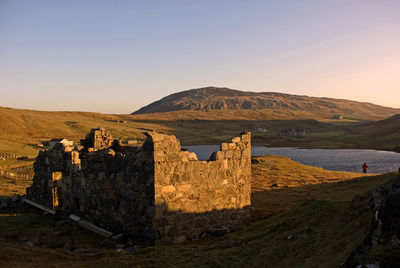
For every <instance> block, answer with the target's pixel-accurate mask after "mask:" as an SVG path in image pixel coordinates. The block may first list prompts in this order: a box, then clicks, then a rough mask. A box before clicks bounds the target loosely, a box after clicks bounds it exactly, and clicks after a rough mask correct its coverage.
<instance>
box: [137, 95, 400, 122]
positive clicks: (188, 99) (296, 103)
mask: <svg viewBox="0 0 400 268" xmlns="http://www.w3.org/2000/svg"><path fill="white" fill-rule="evenodd" d="M265 109H267V110H271V109H272V110H280V111H282V110H290V111H301V112H307V113H311V114H314V115H318V116H322V117H326V118H328V117H332V116H334V115H339V114H340V115H343V116H344V117H347V118H352V119H364V120H379V119H384V118H387V117H389V116H393V115H395V114H397V113H399V112H400V109H394V108H388V107H383V106H379V105H375V104H371V103H365V102H356V101H350V100H343V99H332V98H317V97H308V96H300V95H289V94H283V93H276V92H257V93H256V92H245V91H239V90H233V89H229V88H218V87H206V88H199V89H191V90H187V91H182V92H178V93H175V94H172V95H169V96H167V97H165V98H162V99H160V100H158V101H156V102H153V103H151V104H149V105H147V106H145V107H142V108H141V109H139V110H137V111H136V112H134V113H133V114H149V113H161V112H171V111H181V110H193V111H215V110H217V111H218V110H223V111H227V110H228V111H229V110H257V111H258V110H265Z"/></svg>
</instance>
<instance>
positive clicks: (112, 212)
mask: <svg viewBox="0 0 400 268" xmlns="http://www.w3.org/2000/svg"><path fill="white" fill-rule="evenodd" d="M81 173H82V177H81V185H80V192H79V196H80V200H79V210H78V211H77V214H79V215H81V216H84V217H85V218H86V219H88V220H90V221H91V222H93V223H95V224H98V225H100V226H101V227H103V228H105V229H107V230H110V231H112V232H115V233H121V232H123V233H128V234H131V235H133V236H135V237H141V238H146V239H149V240H154V231H153V218H154V165H153V150H152V147H151V146H149V144H145V145H144V146H143V147H142V148H141V149H140V150H139V151H138V152H128V153H125V154H122V153H121V152H115V151H114V150H112V149H104V150H99V151H94V152H91V153H88V154H86V155H85V156H84V157H83V159H82V171H81Z"/></svg>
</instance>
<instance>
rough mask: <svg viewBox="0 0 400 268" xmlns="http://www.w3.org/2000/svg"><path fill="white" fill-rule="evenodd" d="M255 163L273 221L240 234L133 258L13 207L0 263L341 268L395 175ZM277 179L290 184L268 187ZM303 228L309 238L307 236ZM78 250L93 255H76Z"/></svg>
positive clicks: (262, 203) (3, 222) (5, 219)
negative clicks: (375, 194)
mask: <svg viewBox="0 0 400 268" xmlns="http://www.w3.org/2000/svg"><path fill="white" fill-rule="evenodd" d="M257 159H258V160H259V161H260V162H259V164H255V165H253V172H254V178H253V181H254V183H255V185H254V187H255V190H254V192H253V196H252V199H253V201H252V202H253V207H254V209H255V211H254V212H255V213H256V215H257V213H259V215H261V216H262V217H260V218H265V217H267V218H268V219H265V220H261V221H257V222H255V223H253V224H251V225H250V226H249V228H246V229H245V230H243V231H239V232H235V233H231V234H228V235H226V236H224V237H220V238H211V237H210V238H205V239H203V240H201V241H197V242H196V241H193V242H187V243H184V244H182V245H170V246H158V247H147V248H143V249H140V250H139V252H138V253H135V254H130V253H117V252H116V250H115V249H111V248H104V249H99V247H100V244H101V243H102V241H103V239H102V238H100V237H98V236H95V235H93V234H92V233H89V232H87V231H85V230H82V229H79V228H77V227H76V226H74V225H71V224H66V225H59V224H57V222H59V221H60V220H61V219H62V217H60V216H50V215H43V214H42V212H41V211H39V210H36V209H35V208H32V207H29V206H27V205H24V204H22V203H13V204H12V205H11V206H10V207H9V208H7V209H6V210H2V211H0V249H1V250H0V266H4V267H67V266H71V267H116V266H121V267H166V266H168V267H338V266H339V265H340V263H342V262H344V261H345V260H346V258H347V257H348V256H349V254H350V253H351V252H352V251H353V250H354V249H355V248H356V247H357V246H358V245H359V244H360V243H361V242H362V240H363V239H364V235H365V233H366V232H367V231H368V228H369V225H368V224H369V222H370V219H371V217H372V212H371V211H369V210H368V209H367V204H368V193H369V191H371V190H372V189H373V188H374V187H376V186H382V185H383V186H384V187H387V186H388V185H390V183H391V182H393V180H394V179H395V178H397V176H398V174H395V173H393V174H385V175H381V176H364V177H361V178H356V179H351V178H352V177H356V176H360V175H361V174H357V173H343V172H331V171H327V170H323V169H319V168H315V167H307V166H304V165H301V164H298V163H296V162H293V161H290V160H289V159H288V158H284V157H272V156H268V157H257ZM287 169H291V171H288V170H287ZM300 176H301V177H303V178H301V179H300V178H299V177H300ZM324 176H326V178H325V177H324ZM272 182H273V183H280V184H281V185H285V183H286V186H288V187H278V189H276V188H271V187H270V183H272ZM276 209H278V210H279V211H278V210H276ZM282 211H285V212H284V213H280V212H282ZM277 214H279V215H277ZM268 215H269V216H268ZM273 215H276V216H274V217H271V216H273ZM304 230H307V231H306V235H302V234H303V233H304ZM289 235H290V236H291V237H292V238H291V239H288V236H289ZM27 241H29V242H32V243H33V245H32V246H31V245H27V244H25V242H27ZM77 248H84V249H93V248H94V249H95V251H93V253H91V254H87V253H74V252H73V250H75V249H77Z"/></svg>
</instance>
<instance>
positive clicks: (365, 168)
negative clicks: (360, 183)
mask: <svg viewBox="0 0 400 268" xmlns="http://www.w3.org/2000/svg"><path fill="white" fill-rule="evenodd" d="M362 169H363V173H367V170H368V165H367V163H364V165H363V166H362Z"/></svg>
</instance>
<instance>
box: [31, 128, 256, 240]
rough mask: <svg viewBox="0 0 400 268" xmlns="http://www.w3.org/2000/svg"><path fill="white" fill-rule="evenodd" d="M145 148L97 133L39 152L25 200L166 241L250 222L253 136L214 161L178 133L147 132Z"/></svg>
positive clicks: (228, 147) (242, 138) (236, 140)
mask: <svg viewBox="0 0 400 268" xmlns="http://www.w3.org/2000/svg"><path fill="white" fill-rule="evenodd" d="M146 135H147V139H146V141H145V143H144V144H143V146H142V147H140V148H139V147H130V146H121V142H120V141H118V140H113V139H112V137H111V135H110V134H109V133H108V132H107V131H105V130H104V129H101V128H100V129H93V130H92V131H91V133H89V134H88V135H87V136H86V138H85V139H84V140H82V141H81V144H82V145H83V146H84V147H83V148H79V149H80V151H78V147H75V148H72V147H68V146H67V147H66V146H64V145H62V144H57V145H56V146H55V147H54V148H53V149H51V150H47V151H41V152H40V153H39V155H38V156H37V158H36V162H35V165H34V170H35V176H34V180H33V184H32V186H31V187H30V188H28V189H27V197H28V198H29V199H32V200H33V201H36V202H38V203H41V204H43V205H46V206H48V207H52V208H54V209H58V210H62V211H64V212H65V213H70V212H73V213H76V214H78V215H79V216H81V217H83V218H85V219H87V220H89V221H91V222H92V223H94V224H96V225H99V226H101V227H103V228H105V229H107V230H109V231H112V232H115V233H120V232H123V233H126V234H129V235H130V236H132V237H135V238H139V239H140V238H143V239H146V240H150V241H159V242H160V243H171V242H182V241H184V240H187V239H197V238H198V237H199V236H201V235H202V234H203V233H205V232H214V231H215V230H217V231H218V230H224V232H226V231H233V230H238V229H241V228H243V227H244V226H246V225H247V223H248V222H249V219H250V214H249V206H250V189H251V186H250V177H251V160H250V156H251V142H250V133H246V134H242V135H241V136H240V137H236V138H234V139H233V140H232V142H231V143H223V144H222V145H221V150H220V151H218V152H216V153H214V154H213V155H212V157H211V158H210V160H209V161H198V160H197V157H196V155H195V154H194V153H190V152H188V151H184V150H182V149H181V146H180V143H179V141H178V140H177V139H176V137H175V136H172V135H165V134H160V133H156V132H150V133H147V134H146Z"/></svg>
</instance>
